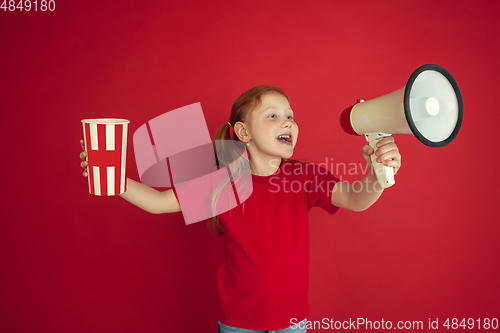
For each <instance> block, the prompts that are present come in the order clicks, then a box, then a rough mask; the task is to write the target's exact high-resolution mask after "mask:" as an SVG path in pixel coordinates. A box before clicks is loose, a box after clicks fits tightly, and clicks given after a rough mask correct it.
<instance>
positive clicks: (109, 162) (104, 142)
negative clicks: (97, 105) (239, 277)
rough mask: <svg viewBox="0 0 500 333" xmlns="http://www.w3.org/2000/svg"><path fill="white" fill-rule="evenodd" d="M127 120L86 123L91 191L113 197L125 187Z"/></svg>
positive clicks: (84, 124)
mask: <svg viewBox="0 0 500 333" xmlns="http://www.w3.org/2000/svg"><path fill="white" fill-rule="evenodd" d="M127 130H128V123H117V124H97V123H83V135H84V138H85V147H86V148H87V156H88V157H87V161H88V163H89V164H88V179H89V192H90V193H91V194H94V195H101V196H111V195H117V194H121V193H124V192H125V191H126V190H127V189H126V185H127V184H126V179H127V178H126V158H127V156H126V155H127Z"/></svg>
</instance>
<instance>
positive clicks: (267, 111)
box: [248, 93, 299, 158]
mask: <svg viewBox="0 0 500 333" xmlns="http://www.w3.org/2000/svg"><path fill="white" fill-rule="evenodd" d="M250 118H251V119H250V124H249V125H250V126H249V128H248V132H249V134H250V136H251V139H252V140H251V142H250V146H251V148H250V153H251V154H259V155H261V156H262V157H264V156H266V155H267V157H271V158H276V157H281V158H290V157H291V156H292V154H293V148H294V147H295V145H296V144H297V137H298V135H299V127H298V125H297V123H295V121H294V119H293V111H292V109H291V107H290V104H289V103H288V100H287V99H286V97H285V96H283V95H281V94H279V93H268V94H265V95H264V96H262V104H261V106H260V107H259V108H258V109H255V110H253V111H252V113H251V116H250ZM252 148H253V149H252Z"/></svg>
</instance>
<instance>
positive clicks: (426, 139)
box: [340, 64, 463, 188]
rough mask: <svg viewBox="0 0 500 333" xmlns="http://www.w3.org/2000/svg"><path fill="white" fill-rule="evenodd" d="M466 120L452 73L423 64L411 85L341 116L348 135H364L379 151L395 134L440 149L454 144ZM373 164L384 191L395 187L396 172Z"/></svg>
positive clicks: (356, 106)
mask: <svg viewBox="0 0 500 333" xmlns="http://www.w3.org/2000/svg"><path fill="white" fill-rule="evenodd" d="M462 118H463V101H462V94H461V93H460V89H459V88H458V84H457V82H456V81H455V79H454V78H453V76H451V74H450V73H449V72H448V71H447V70H446V69H444V68H443V67H441V66H438V65H432V64H429V65H424V66H421V67H419V68H418V69H417V70H415V71H414V72H413V74H412V75H411V76H410V78H409V79H408V83H407V84H406V86H404V87H403V88H401V89H398V90H396V91H394V92H392V93H389V94H387V95H383V96H381V97H377V98H374V99H372V100H368V101H363V100H358V103H356V104H354V105H352V106H350V107H348V108H347V109H345V110H344V111H343V112H342V114H341V115H340V124H341V126H342V128H343V129H344V131H345V132H347V133H349V134H353V135H364V136H365V138H366V140H367V141H368V142H369V144H370V146H371V147H372V148H373V149H374V150H377V146H376V144H377V142H378V141H379V140H381V139H383V138H384V137H386V136H389V135H392V134H413V135H415V136H416V137H417V139H418V140H420V142H422V143H423V144H425V145H427V146H429V147H434V148H440V147H444V146H446V145H448V144H449V143H450V142H452V141H453V140H454V139H455V137H456V136H457V134H458V132H459V131H460V127H461V125H462ZM371 158H372V163H373V167H374V170H375V173H376V175H377V179H378V181H379V182H380V185H381V186H382V187H383V188H387V187H390V186H392V185H394V184H395V181H394V169H393V168H392V167H387V166H384V165H383V164H382V163H378V162H377V161H376V157H375V154H373V155H372V157H371Z"/></svg>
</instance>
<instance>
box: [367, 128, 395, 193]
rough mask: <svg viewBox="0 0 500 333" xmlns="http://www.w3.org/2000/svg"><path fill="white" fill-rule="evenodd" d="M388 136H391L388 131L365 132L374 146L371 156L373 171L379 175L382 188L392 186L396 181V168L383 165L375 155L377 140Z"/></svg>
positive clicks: (371, 145)
mask: <svg viewBox="0 0 500 333" xmlns="http://www.w3.org/2000/svg"><path fill="white" fill-rule="evenodd" d="M386 136H390V134H387V133H367V134H365V138H366V141H368V143H369V144H370V147H372V148H373V150H374V153H373V154H372V156H371V159H372V165H373V171H375V174H376V175H377V179H378V181H379V183H380V186H381V187H382V188H388V187H391V186H392V185H394V184H395V183H396V181H395V180H394V169H393V168H392V167H388V166H385V165H383V164H382V163H379V162H377V156H375V151H377V149H378V147H377V142H379V141H380V140H382V139H383V138H385V137H386Z"/></svg>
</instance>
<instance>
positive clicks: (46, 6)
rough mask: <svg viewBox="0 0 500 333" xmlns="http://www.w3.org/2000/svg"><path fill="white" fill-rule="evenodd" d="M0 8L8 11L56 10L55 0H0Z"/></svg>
mask: <svg viewBox="0 0 500 333" xmlns="http://www.w3.org/2000/svg"><path fill="white" fill-rule="evenodd" d="M0 1H1V0H0ZM0 9H3V11H4V12H6V11H9V12H14V11H17V10H18V11H21V12H22V11H23V10H24V11H26V12H29V11H30V10H34V11H35V12H46V11H51V12H53V11H54V10H56V2H55V1H54V0H50V1H47V0H40V1H39V0H35V1H31V0H19V1H15V0H4V1H3V2H2V5H1V6H0Z"/></svg>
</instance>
